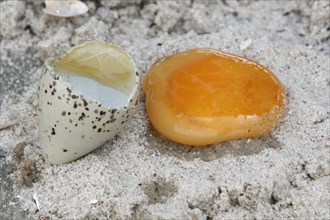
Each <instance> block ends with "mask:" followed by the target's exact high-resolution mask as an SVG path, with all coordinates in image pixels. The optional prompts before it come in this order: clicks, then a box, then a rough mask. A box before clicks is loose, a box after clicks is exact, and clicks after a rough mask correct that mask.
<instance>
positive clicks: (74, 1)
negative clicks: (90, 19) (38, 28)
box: [43, 0, 88, 17]
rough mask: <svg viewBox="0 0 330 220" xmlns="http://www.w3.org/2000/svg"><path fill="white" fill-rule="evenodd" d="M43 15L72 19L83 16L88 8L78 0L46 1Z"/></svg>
mask: <svg viewBox="0 0 330 220" xmlns="http://www.w3.org/2000/svg"><path fill="white" fill-rule="evenodd" d="M43 11H44V13H46V14H49V15H53V16H57V17H74V16H78V15H82V14H85V13H86V12H87V11H88V7H87V5H86V4H85V3H83V2H81V1H79V0H62V1H55V0H46V1H45V8H44V10H43Z"/></svg>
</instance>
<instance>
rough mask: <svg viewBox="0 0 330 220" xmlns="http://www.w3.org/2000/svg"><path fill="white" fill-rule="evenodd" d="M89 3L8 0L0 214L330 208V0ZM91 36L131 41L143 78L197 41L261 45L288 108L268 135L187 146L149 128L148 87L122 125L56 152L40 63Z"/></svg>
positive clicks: (257, 212) (290, 213) (300, 212)
mask: <svg viewBox="0 0 330 220" xmlns="http://www.w3.org/2000/svg"><path fill="white" fill-rule="evenodd" d="M87 3H88V7H89V12H88V13H87V14H85V15H83V16H79V17H75V18H69V19H66V18H56V17H51V16H47V15H45V14H43V12H42V2H41V1H32V0H29V1H26V2H25V1H2V2H1V3H0V8H1V21H0V37H1V70H0V71H1V75H0V77H1V78H0V79H1V80H0V85H1V88H0V92H1V116H0V174H1V175H0V177H1V181H0V185H1V187H0V195H1V196H0V219H38V218H39V219H205V220H206V219H207V220H210V219H242V218H244V219H287V218H292V219H330V211H329V210H330V209H329V207H330V196H329V195H330V192H329V190H330V189H329V183H330V168H329V163H330V157H329V148H330V142H329V137H330V135H329V132H330V129H329V128H330V110H329V106H330V100H329V97H330V96H329V94H330V90H329V87H330V79H329V78H330V76H329V72H330V59H329V55H330V47H329V43H330V3H329V1H327V0H326V1H228V0H227V1H226V0H222V1H215V0H214V1H202V0H199V1H198V0H195V1H157V2H154V1H142V0H132V1H103V0H101V1H96V2H87ZM90 39H94V40H104V41H107V42H112V43H115V44H118V45H119V46H121V47H123V48H124V49H126V50H127V51H128V52H129V53H130V54H131V55H132V56H133V57H134V59H135V61H136V63H137V66H138V68H139V71H140V73H141V80H143V77H144V75H145V73H146V71H147V70H148V68H149V67H150V66H151V65H152V64H153V63H154V62H155V61H156V60H157V59H159V58H161V57H163V56H165V55H170V54H173V53H175V52H178V51H182V50H185V49H189V48H196V47H210V48H214V49H218V50H221V51H225V52H230V53H234V54H238V55H241V56H245V57H247V58H250V59H253V60H255V61H257V62H259V63H261V64H262V65H264V66H266V67H267V68H269V69H270V70H272V71H273V72H274V73H275V74H276V75H277V76H278V78H279V79H280V80H281V81H282V83H283V85H284V86H285V88H286V95H287V100H286V102H287V109H286V114H285V117H284V119H283V120H282V122H281V123H280V125H279V126H278V127H277V128H276V129H275V130H274V131H273V132H272V133H271V134H270V135H267V136H265V137H261V138H257V139H245V140H238V141H231V142H226V143H223V144H217V145H213V146H209V147H206V148H190V147H187V146H182V145H179V144H176V143H173V142H171V141H169V140H167V139H165V138H163V137H161V136H160V135H159V134H157V133H156V132H155V131H154V130H153V128H152V127H151V125H150V123H149V121H148V118H147V115H146V111H145V106H144V104H145V103H144V95H143V93H142V92H141V94H140V98H139V105H138V111H137V112H136V114H135V115H134V117H133V119H132V120H131V121H130V122H129V123H128V125H127V129H125V130H124V131H123V132H121V133H120V134H119V135H118V136H117V137H116V138H114V139H112V140H110V141H109V142H107V143H106V144H104V145H103V146H102V147H100V148H98V149H97V150H95V151H94V152H92V153H90V154H88V155H87V156H85V157H83V158H81V159H79V160H77V161H74V162H71V163H68V164H64V165H57V166H56V165H50V164H49V163H47V162H45V161H44V159H43V158H42V156H41V148H40V144H39V142H38V120H37V114H36V113H37V111H36V106H37V102H38V100H37V98H36V91H37V81H38V78H39V76H40V73H41V68H42V65H43V62H44V60H45V59H46V58H48V57H52V56H59V55H62V54H63V53H65V52H66V51H68V49H69V48H70V47H71V46H74V45H77V44H79V43H81V42H84V41H86V40H90ZM35 193H37V195H38V201H39V205H40V210H38V209H37V205H36V202H35V200H34V199H33V194H35Z"/></svg>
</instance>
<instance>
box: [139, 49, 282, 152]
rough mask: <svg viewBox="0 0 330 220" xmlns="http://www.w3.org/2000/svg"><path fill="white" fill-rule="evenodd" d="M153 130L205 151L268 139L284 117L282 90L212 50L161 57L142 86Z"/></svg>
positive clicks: (271, 78) (245, 63)
mask: <svg viewBox="0 0 330 220" xmlns="http://www.w3.org/2000/svg"><path fill="white" fill-rule="evenodd" d="M143 90H144V92H145V94H146V109H147V114H148V116H149V119H150V121H151V123H152V125H153V127H154V128H155V129H156V130H157V131H158V132H159V133H161V134H162V135H164V136H165V137H167V138H169V139H170V140H172V141H175V142H178V143H181V144H187V145H193V146H203V145H208V144H214V143H220V142H223V141H228V140H234V139H240V138H250V137H258V136H261V135H264V134H267V133H269V132H270V131H271V130H272V129H273V128H274V127H275V126H276V125H277V123H278V121H279V119H280V118H281V115H282V114H283V112H284V109H285V104H284V88H283V86H282V85H281V83H280V81H279V80H278V79H277V78H276V76H275V75H274V74H273V73H272V72H271V71H269V70H268V69H266V68H265V67H263V66H261V65H259V64H258V63H255V62H253V61H251V60H248V59H246V58H242V57H239V56H234V55H230V54H225V53H222V52H220V51H216V50H212V49H193V50H188V51H185V52H181V53H178V54H175V55H172V56H169V57H165V58H163V59H161V60H159V61H158V62H156V63H155V64H154V65H153V66H152V67H151V68H150V70H149V71H148V73H147V75H146V77H145V79H144V84H143Z"/></svg>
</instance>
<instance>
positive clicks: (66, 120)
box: [38, 58, 139, 164]
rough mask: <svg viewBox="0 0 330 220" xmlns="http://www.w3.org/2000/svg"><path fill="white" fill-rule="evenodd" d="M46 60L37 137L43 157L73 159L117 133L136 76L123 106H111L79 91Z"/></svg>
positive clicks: (131, 105)
mask: <svg viewBox="0 0 330 220" xmlns="http://www.w3.org/2000/svg"><path fill="white" fill-rule="evenodd" d="M53 62H54V59H52V58H51V59H48V60H47V61H46V62H45V67H44V69H43V71H42V75H41V78H40V81H39V91H38V96H39V105H38V116H39V137H40V144H41V148H42V150H43V156H44V158H45V159H46V160H47V161H49V162H50V163H52V164H61V163H67V162H70V161H73V160H76V159H78V158H80V157H82V156H84V155H86V154H88V153H89V152H91V151H93V150H94V149H96V148H97V147H99V146H101V145H102V144H104V143H105V142H106V141H107V140H109V139H111V138H113V137H114V136H115V135H116V134H117V133H118V132H120V131H121V130H122V129H123V127H124V125H125V123H126V122H127V121H128V120H129V119H130V117H131V116H132V114H133V112H134V109H135V106H136V105H137V97H138V91H139V77H138V73H137V72H136V74H134V75H135V76H136V84H135V88H134V89H133V92H132V94H130V96H129V99H128V100H127V106H123V107H121V108H118V109H116V108H111V107H108V106H104V105H102V104H101V103H99V102H98V101H96V100H93V99H90V98H89V97H88V94H81V93H80V92H79V91H77V90H75V88H72V87H71V85H69V84H68V83H67V82H65V81H64V80H63V79H62V78H61V76H60V75H58V74H56V73H55V72H54V67H53V66H52V64H53Z"/></svg>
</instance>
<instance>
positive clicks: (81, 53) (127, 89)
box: [47, 41, 139, 108]
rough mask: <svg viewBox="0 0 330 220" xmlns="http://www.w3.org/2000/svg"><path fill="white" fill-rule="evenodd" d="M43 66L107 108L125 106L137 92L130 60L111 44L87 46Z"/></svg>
mask: <svg viewBox="0 0 330 220" xmlns="http://www.w3.org/2000/svg"><path fill="white" fill-rule="evenodd" d="M47 64H48V68H50V69H49V70H50V71H53V73H54V74H57V75H59V76H60V77H61V78H62V79H63V81H65V82H66V83H68V84H69V85H70V86H71V87H72V88H73V89H75V90H77V91H79V92H80V93H82V94H84V95H86V96H88V97H90V98H92V99H95V100H97V101H98V102H100V103H102V104H104V105H107V106H109V107H116V108H120V107H124V106H127V105H128V103H129V101H130V100H131V99H132V98H133V97H134V96H135V95H134V94H135V93H136V92H137V91H138V86H139V77H138V75H137V74H136V66H135V63H134V61H133V59H132V57H131V56H130V55H129V54H128V53H127V52H126V51H124V50H123V49H121V48H120V47H118V46H116V45H113V44H108V43H104V42H98V41H91V42H87V43H85V44H83V45H80V46H77V47H75V48H73V49H72V50H71V51H69V52H68V53H67V54H66V55H64V56H63V57H62V58H60V59H58V60H56V59H49V60H48V61H47Z"/></svg>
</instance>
